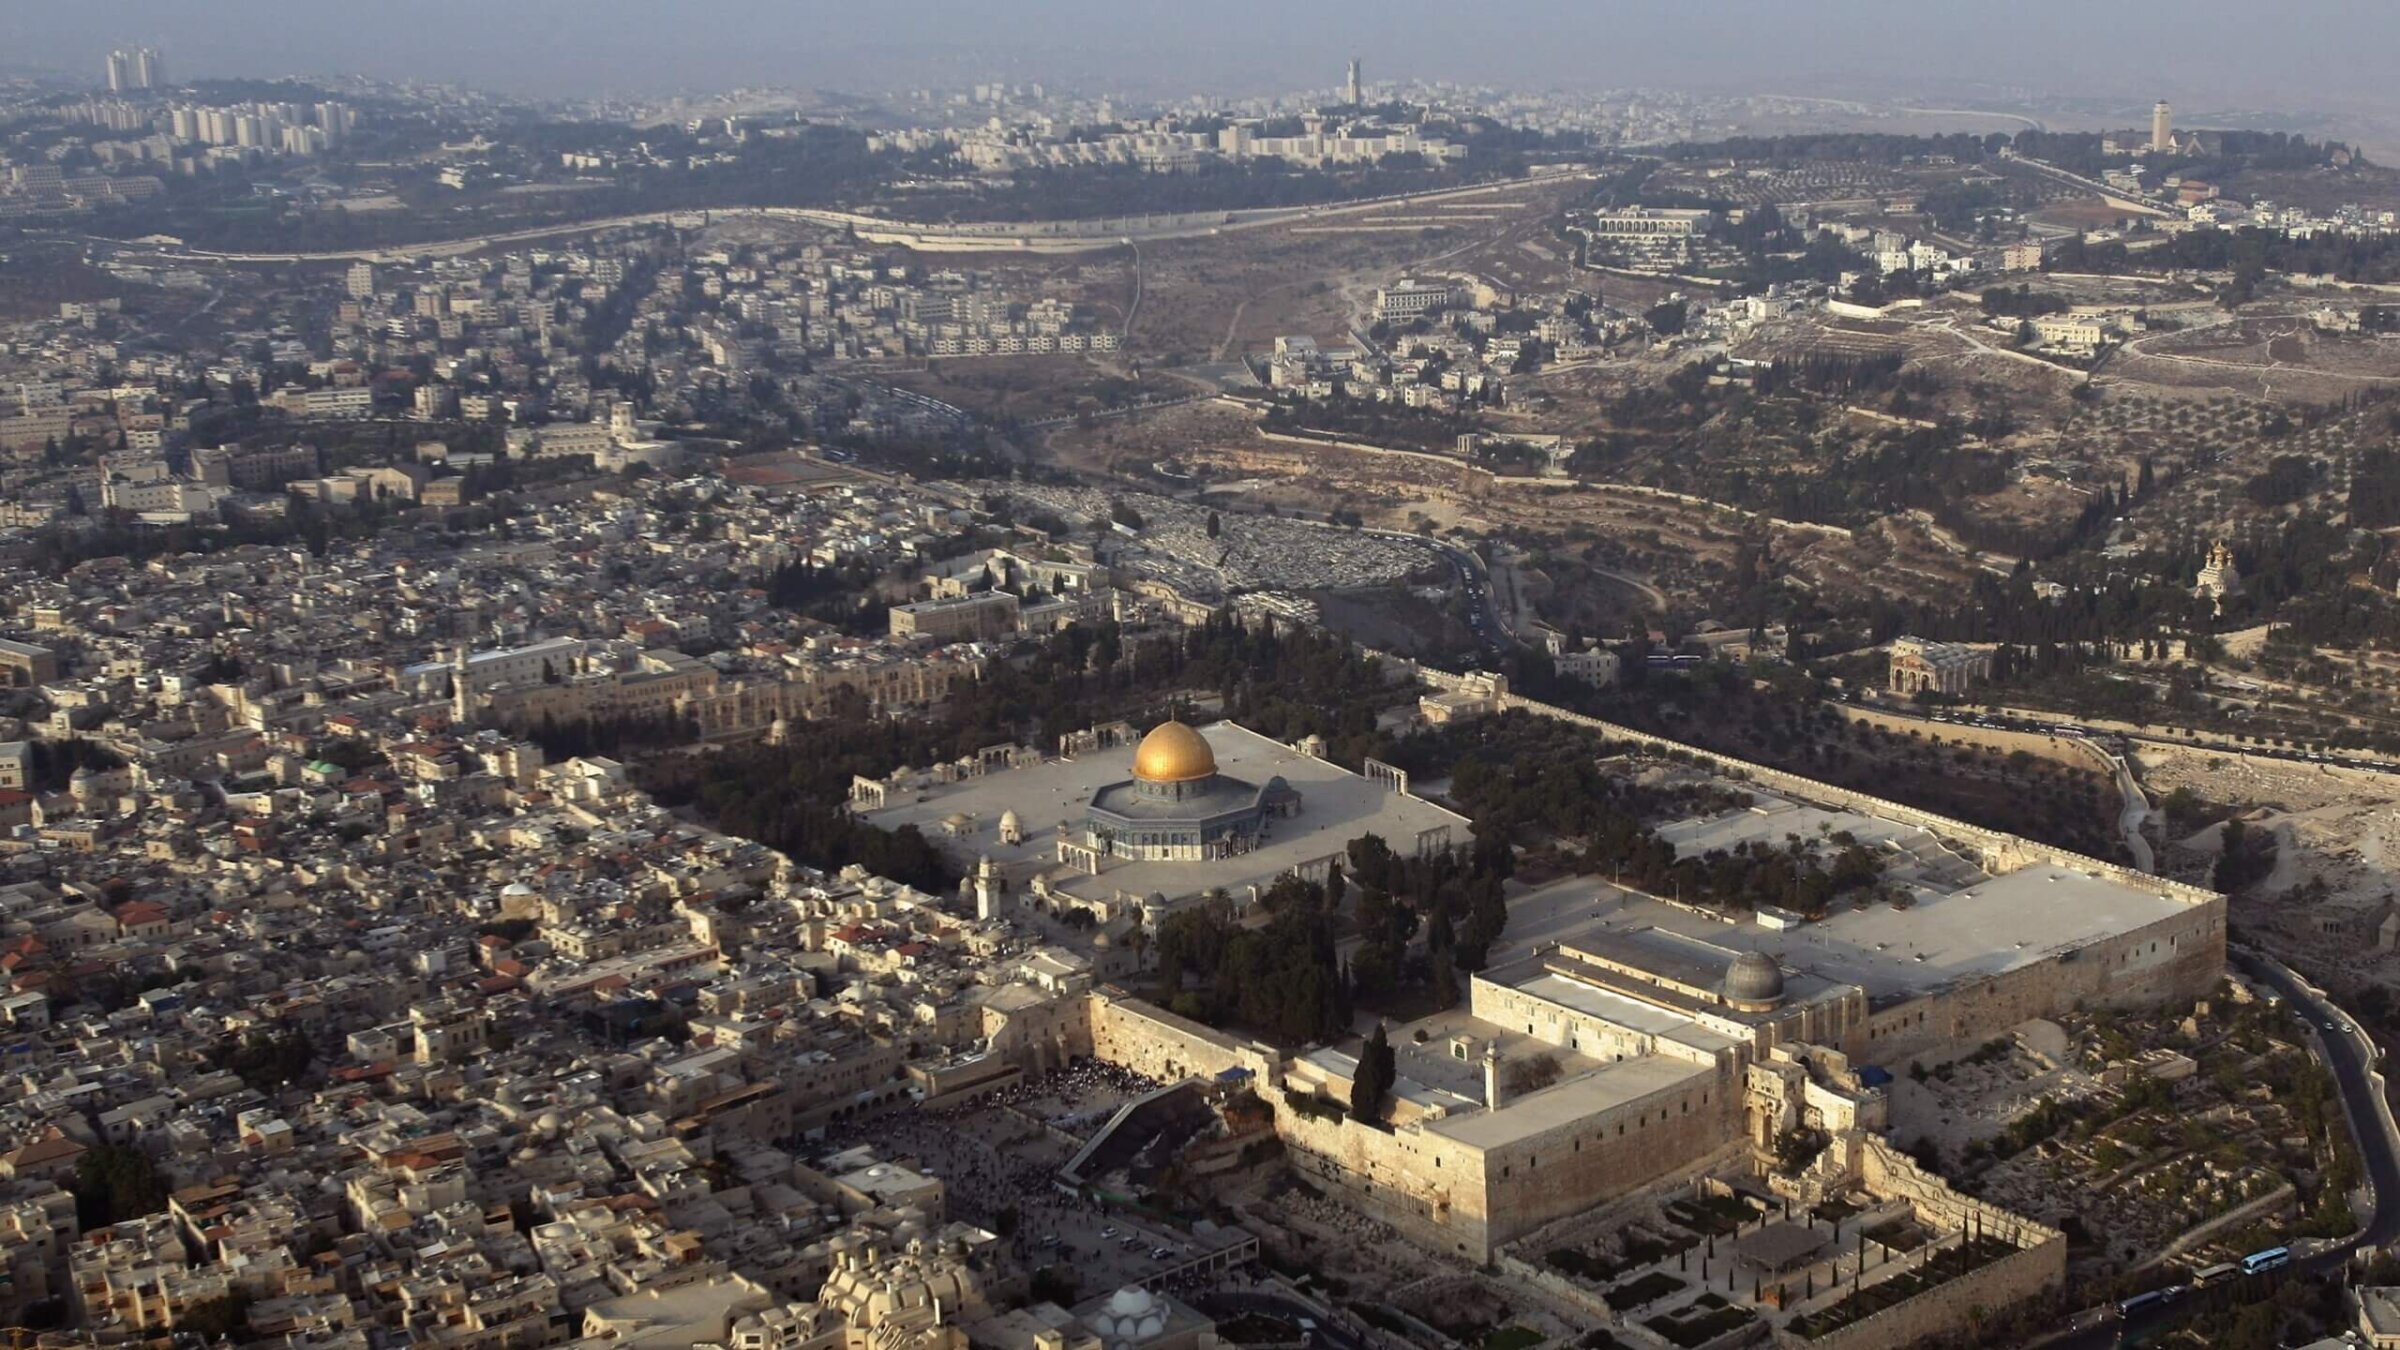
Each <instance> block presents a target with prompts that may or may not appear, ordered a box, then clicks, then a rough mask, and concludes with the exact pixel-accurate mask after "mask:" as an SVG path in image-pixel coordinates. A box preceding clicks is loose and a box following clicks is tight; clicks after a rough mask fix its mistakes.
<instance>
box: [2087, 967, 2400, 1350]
mask: <svg viewBox="0 0 2400 1350" xmlns="http://www.w3.org/2000/svg"><path fill="white" fill-rule="evenodd" d="M2230 960H2231V963H2232V964H2233V965H2234V966H2236V967H2238V968H2239V969H2240V970H2241V971H2242V973H2243V974H2245V975H2248V976H2250V977H2251V978H2252V979H2254V980H2257V981H2258V982H2259V983H2261V984H2264V985H2265V986H2266V987H2267V988H2269V989H2272V990H2274V991H2275V992H2276V993H2278V994H2280V995H2282V996H2283V997H2284V999H2285V1000H2286V1001H2287V1002H2289V1003H2290V1004H2291V1005H2292V1007H2293V1008H2294V1010H2296V1011H2297V1012H2298V1013H2299V1014H2300V1016H2301V1017H2302V1018H2303V1019H2304V1020H2305V1021H2306V1022H2307V1023H2308V1025H2309V1027H2310V1028H2311V1029H2312V1030H2313V1031H2314V1032H2315V1035H2316V1038H2317V1050H2318V1055H2319V1057H2320V1058H2321V1059H2322V1060H2323V1061H2324V1063H2325V1066H2326V1067H2327V1068H2328V1069H2330V1070H2332V1072H2333V1079H2334V1083H2335V1085H2336V1086H2337V1087H2339V1088H2340V1089H2341V1094H2342V1108H2343V1111H2344V1113H2345V1114H2347V1115H2348V1116H2349V1118H2350V1132H2351V1135H2352V1137H2353V1138H2355V1139H2356V1140H2357V1141H2358V1152H2359V1157H2360V1158H2361V1160H2362V1161H2364V1162H2365V1164H2366V1168H2367V1177H2368V1180H2370V1181H2371V1182H2373V1183H2374V1187H2375V1212H2374V1214H2373V1216H2372V1217H2370V1218H2369V1219H2368V1220H2367V1226H2366V1228H2365V1229H2364V1230H2363V1231H2362V1232H2360V1233H2359V1234H2358V1235H2357V1236H2355V1237H2353V1238H2351V1239H2350V1240H2348V1241H2346V1242H2340V1243H2335V1244H2334V1245H2332V1246H2329V1247H2327V1248H2325V1249H2324V1250H2322V1251H2319V1252H2314V1253H2311V1254H2310V1255H2308V1256H2306V1257H2304V1258H2301V1259H2300V1260H2297V1261H2294V1262H2293V1263H2292V1264H2291V1266H2290V1267H2289V1268H2288V1270H2287V1271H2286V1272H2284V1273H2282V1274H2279V1275H2276V1276H2274V1277H2273V1278H2274V1279H2275V1280H2276V1281H2277V1282H2278V1283H2284V1282H2288V1281H2290V1280H2293V1279H2302V1278H2307V1279H2314V1278H2319V1277H2322V1276H2325V1275H2329V1274H2332V1273H2334V1272H2336V1271H2338V1270H2340V1269H2341V1267H2342V1265H2343V1263H2345V1262H2347V1261H2349V1260H2350V1259H2351V1258H2352V1256H2353V1255H2355V1254H2356V1253H2359V1252H2361V1251H2371V1250H2374V1249H2376V1248H2380V1247H2383V1246H2386V1245H2388V1244H2389V1243H2391V1242H2392V1241H2393V1240H2395V1239H2400V1128H2395V1126H2394V1124H2393V1120H2392V1112H2391V1108H2390V1106H2389V1104H2388V1103H2386V1101H2385V1100H2384V1097H2383V1093H2382V1090H2381V1088H2380V1087H2379V1085H2378V1083H2377V1080H2376V1079H2375V1077H2374V1076H2373V1071H2374V1067H2375V1051H2374V1047H2373V1046H2372V1045H2371V1044H2369V1043H2368V1042H2367V1041H2366V1039H2365V1038H2364V1037H2363V1036H2362V1035H2361V1034H2360V1032H2359V1029H2358V1023H2357V1022H2356V1021H2355V1020H2353V1019H2352V1018H2351V1017H2350V1016H2349V1015H2348V1014H2346V1013H2344V1012H2342V1010H2341V1009H2339V1008H2337V1007H2335V1006H2334V1005H2333V1003H2332V1001H2331V1000H2329V999H2327V998H2326V997H2325V995H2324V993H2323V992H2322V991H2321V990H2318V989H2317V988H2316V987H2315V986H2313V985H2310V984H2309V983H2308V982H2307V981H2305V980H2302V979H2301V978H2300V977H2299V976H2298V975H2296V974H2294V973H2293V972H2292V971H2291V970H2290V969H2289V968H2287V967H2285V966H2284V965H2283V964H2282V963H2281V962H2279V961H2276V960H2274V959H2272V958H2269V957H2264V956H2260V955H2258V954H2257V953H2254V952H2248V951H2242V950H2239V949H2237V950H2235V951H2234V952H2233V953H2232V955H2231V958H2230ZM2253 1278H2255V1277H2253ZM2227 1287H2234V1288H2238V1286H2227ZM2209 1304H2210V1300H2208V1299H2206V1298H2200V1297H2191V1296H2186V1297H2184V1298H2180V1299H2176V1300H2174V1301H2172V1302H2169V1303H2166V1304H2163V1305H2160V1306H2157V1307H2154V1308H2151V1309H2148V1310H2145V1311H2144V1312H2142V1313H2140V1314H2138V1315H2136V1316H2135V1317H2134V1318H2133V1320H2132V1321H2130V1322H2120V1321H2119V1320H2117V1318H2116V1317H2115V1316H2114V1314H2113V1312H2110V1313H2107V1314H2104V1315H2101V1316H2099V1317H2095V1316H2094V1315H2093V1314H2090V1313H2086V1314H2085V1315H2083V1316H2082V1317H2080V1318H2078V1319H2077V1320H2078V1323H2079V1324H2080V1325H2081V1329H2080V1330H2077V1331H2075V1332H2073V1333H2072V1334H2070V1335H2068V1336H2065V1337H2062V1338H2060V1339H2058V1340H2054V1341H2050V1342H2047V1344H2048V1345H2050V1346H2055V1347H2060V1348H2061V1350H2109V1348H2110V1347H2114V1346H2132V1345H2141V1344H2144V1343H2147V1342H2149V1341H2152V1340H2155V1339H2157V1338H2158V1337H2160V1336H2162V1335H2165V1334H2166V1333H2168V1332H2171V1331H2173V1330H2175V1329H2176V1328H2178V1327H2181V1326H2182V1325H2183V1324H2184V1323H2186V1322H2188V1321H2190V1320H2191V1318H2192V1316H2193V1315H2194V1314H2195V1313H2197V1312H2199V1311H2200V1310H2201V1309H2202V1308H2203V1307H2204V1306H2208V1305H2209Z"/></svg>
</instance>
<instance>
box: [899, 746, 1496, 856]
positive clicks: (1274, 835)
mask: <svg viewBox="0 0 2400 1350" xmlns="http://www.w3.org/2000/svg"><path fill="white" fill-rule="evenodd" d="M1199 732H1200V734H1201V736H1202V737H1203V738H1205V739H1206V740H1207V741H1208V745H1209V749H1211V750H1213V751H1215V752H1216V756H1217V772H1219V773H1220V774H1223V775H1225V776H1227V777H1229V778H1239V779H1242V780H1243V781H1245V782H1248V783H1250V784H1252V785H1253V786H1256V787H1264V786H1266V784H1267V780H1268V779H1271V778H1275V777H1279V776H1280V777H1281V778H1282V779H1283V780H1284V781H1285V782H1286V783H1288V784H1290V785H1291V786H1292V788H1293V789H1294V790H1295V791H1297V792H1299V794H1300V814H1299V815H1298V816H1295V817H1293V818H1291V819H1286V820H1271V821H1269V822H1267V828H1266V835H1265V839H1264V842H1263V843H1262V844H1261V845H1260V847H1258V848H1256V849H1253V850H1252V851H1250V852H1248V853H1245V854H1241V855H1239V856H1237V857H1231V858H1211V859H1205V860H1202V861H1197V862H1145V861H1135V860H1132V859H1124V858H1114V859H1110V860H1108V864H1107V865H1106V866H1105V867H1104V868H1103V869H1102V870H1101V872H1100V874H1099V875H1097V876H1092V875H1088V874H1077V873H1072V872H1060V871H1054V872H1053V875H1052V884H1053V885H1054V886H1056V887H1057V888H1058V889H1060V890H1064V891H1066V892H1068V893H1069V894H1073V895H1086V896H1092V897H1096V898H1097V897H1106V896H1108V895H1111V894H1114V893H1115V892H1118V891H1123V892H1125V893H1126V894H1128V895H1149V894H1151V893H1153V892H1160V893H1164V894H1165V895H1166V896H1168V897H1169V898H1170V899H1174V898H1179V897H1182V896H1187V895H1196V894H1199V893H1201V892H1204V891H1208V890H1211V889H1213V888H1215V887H1219V886H1222V887H1225V888H1226V889H1227V890H1229V891H1230V890H1236V889H1238V888H1239V887H1242V886H1246V885H1250V884H1253V883H1255V884H1259V885H1264V884H1266V883H1268V882H1270V881H1273V880H1274V879H1275V878H1276V877H1279V876H1281V875H1283V874H1284V873H1286V872H1289V871H1292V870H1294V869H1295V868H1297V867H1299V866H1301V865H1302V864H1304V863H1311V862H1315V861H1316V860H1318V859H1320V858H1323V857H1325V856H1326V855H1327V854H1331V853H1338V852H1340V851H1341V850H1342V849H1343V848H1344V847H1345V846H1346V845H1348V844H1349V842H1350V841H1351V840H1353V839H1356V838H1358V837H1359V836H1360V835H1365V834H1373V835H1379V836H1381V837H1382V839H1383V841H1384V842H1385V843H1387V844H1389V845H1391V848H1392V851H1393V852H1394V853H1398V854H1401V855H1403V856H1407V855H1409V854H1412V853H1414V852H1415V851H1416V846H1417V836H1418V835H1419V834H1420V833H1422V832H1423V831H1426V830H1430V829H1435V828H1439V827H1442V826H1448V827H1449V828H1450V832H1451V834H1450V842H1451V843H1453V844H1465V843H1467V842H1468V836H1467V829H1466V826H1467V818H1466V817H1465V816H1461V815H1458V814H1456V813H1455V812H1451V811H1446V810H1444V809H1442V808H1441V807H1439V806H1436V805H1434V804H1433V803H1431V802H1428V801H1424V800H1422V799H1419V798H1416V797H1404V796H1401V795H1400V794H1399V793H1397V792H1394V791H1392V790H1391V789H1389V788H1387V787H1384V786H1383V785H1381V784H1379V783H1376V782H1374V781H1372V780H1370V779H1366V778H1362V777H1360V776H1359V775H1357V774H1354V773H1352V772H1350V771H1349V770H1348V769H1345V768H1343V767H1341V766H1340V765H1338V764H1329V763H1327V762H1326V761H1324V760H1321V759H1315V758H1312V757H1310V756H1307V755H1303V754H1301V753H1300V752H1299V751H1297V750H1294V749H1292V748H1291V747H1290V746H1288V745H1285V744H1283V743H1282V742H1280V741H1276V740H1271V739H1269V738H1267V737H1265V736H1261V735H1259V734H1258V733H1257V732H1255V731H1251V730H1249V729H1248V728H1246V727H1239V726H1235V725H1234V724H1233V723H1231V722H1218V723H1215V724H1213V725H1210V726H1205V727H1201V728H1199ZM1133 750H1134V747H1133V746H1131V745H1121V746H1115V747H1112V748H1110V749H1107V750H1101V751H1097V752H1094V753H1092V754H1088V755H1083V756H1080V757H1077V758H1074V759H1052V760H1048V761H1045V762H1043V763H1041V764H1038V765H1035V766H1033V767H1031V768H1023V769H1001V770H997V771H995V772H992V773H987V774H983V775H981V776H979V777H975V778H968V779H963V780H961V781H959V782H956V783H940V784H934V785H932V786H930V787H928V788H927V789H926V790H925V799H924V800H923V801H912V800H906V799H905V798H906V797H907V796H908V795H909V794H904V793H900V792H894V793H893V794H892V796H893V797H894V798H896V799H900V800H896V801H894V802H893V804H892V805H889V806H886V807H885V808H884V809H883V810H880V811H874V812H869V813H867V815H866V819H868V820H870V821H873V822H874V823H875V824H877V825H880V826H883V827H884V828H885V829H898V828H899V827H901V826H903V825H914V826H916V827H917V828H918V829H919V830H921V831H923V832H924V834H925V837H926V838H928V839H930V840H932V841H934V843H935V844H937V845H938V846H940V847H943V848H946V849H949V850H951V851H952V852H953V853H955V854H957V855H958V856H960V857H962V858H966V859H973V858H976V857H980V856H982V855H985V854H989V855H990V856H991V858H992V860H993V861H994V862H997V863H999V864H1001V865H1002V866H1003V867H1005V868H1008V869H1009V870H1010V872H1011V874H1012V875H1014V874H1017V873H1018V872H1019V869H1021V868H1022V869H1045V868H1046V869H1058V868H1059V864H1058V863H1057V858H1058V829H1059V825H1060V823H1061V822H1065V823H1066V825H1067V826H1068V828H1069V829H1070V830H1073V829H1075V828H1078V827H1080V826H1081V825H1082V823H1083V820H1084V815H1085V812H1086V810H1087V809H1088V808H1089V807H1090V805H1091V800H1092V794H1093V793H1095V792H1097V791H1099V790H1100V789H1101V788H1104V787H1107V786H1108V785H1110V784H1112V783H1119V782H1123V781H1125V780H1126V779H1129V778H1131V777H1132V776H1133ZM1012 810H1013V811H1015V812H1016V813H1017V819H1018V820H1019V821H1020V822H1021V823H1022V824H1023V825H1024V827H1025V838H1024V842H1022V843H1018V844H1003V843H1001V842H1000V835H999V827H1000V816H1001V813H1002V812H1004V811H1012ZM957 815H964V816H968V817H971V818H972V825H971V827H970V828H968V829H967V830H966V831H965V832H964V833H960V834H955V835H954V834H951V833H950V832H949V831H948V830H946V829H945V828H944V827H943V824H942V822H943V821H945V820H947V819H949V818H950V817H952V816H957Z"/></svg>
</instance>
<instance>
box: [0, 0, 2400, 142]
mask: <svg viewBox="0 0 2400 1350" xmlns="http://www.w3.org/2000/svg"><path fill="white" fill-rule="evenodd" d="M139 44H149V45H155V46H161V47H163V48H165V49H166V53H167V59H168V61H169V63H170V68H171V69H172V70H173V71H174V72H175V73H176V74H177V75H179V76H195V75H268V74H283V73H332V72H358V73H363V74H369V75H377V76H421V77H426V78H435V79H449V80H457V81H461V82H465V83H470V84H474V85H479V86H483V87H487V88H493V89H499V90H512V91H517V92H522V93H528V94H541V95H556V94H573V93H599V92H619V93H656V92H664V91H671V90H675V89H679V88H706V87H723V86H729V85H735V84H792V85H808V86H816V87H825V88H842V89H851V90H858V91H861V92H873V91H880V90H884V89H891V88H907V87H911V86H914V85H918V84H935V83H939V84H945V85H955V84H958V83H961V82H965V81H970V80H974V79H978V78H983V79H990V78H1000V79H1008V80H1032V79H1045V78H1046V79H1049V80H1052V81H1058V82H1063V83H1072V84H1074V85H1076V86H1078V87H1083V88H1097V87H1109V86H1115V87H1120V88H1125V89H1128V90H1144V91H1157V90H1162V89H1164V90H1173V91H1184V90H1199V89H1203V88H1205V89H1211V90H1221V91H1223V92H1227V93H1237V92H1238V93H1254V92H1272V91H1279V90H1284V89H1291V88H1297V87H1303V86H1308V87H1328V88H1329V87H1331V86H1332V85H1333V84H1335V83H1336V82H1337V81H1338V80H1339V78H1340V73H1341V62H1342V60H1343V59H1344V58H1345V57H1347V56H1350V55H1357V56H1359V57H1362V58H1363V59H1364V60H1365V62H1366V64H1367V72H1368V76H1369V78H1370V79H1374V78H1376V77H1379V76H1386V77H1393V78H1411V77H1414V78H1425V79H1456V80H1462V81H1469V82H1489V83H1502V84H1513V85H1519V86H1528V87H1548V86H1554V85H1557V86H1565V85H1572V86H1599V85H1633V84H1645V85H1651V86H1676V87H1706V88H1711V89H1734V90H1754V91H1774V92H1794V93H1811V94H1826V93H1840V92H1842V91H1844V90H1845V89H1859V90H1862V91H1865V90H1868V89H1872V90H1874V91H1878V92H1880V91H1883V90H1888V89H1892V88H1894V87H1896V86H1905V87H1913V88H1915V89H1918V90H1921V91H1923V92H1925V93H1927V94H1937V93H1940V92H1942V91H1943V90H1944V89H1945V87H1948V88H1950V89H1952V90H1954V91H1956V92H1959V93H1962V94H1964V93H1967V92H1972V91H1974V90H1976V89H1982V90H1989V89H1991V88H1993V87H1995V86H1998V87H2007V86H2021V87H2025V88H2029V89H2032V90H2034V91H2036V92H2039V93H2043V94H2049V95H2089V96H2093V97H2103V98H2116V99H2145V98H2148V97H2150V96H2151V95H2152V94H2154V93H2157V94H2164V95H2166V96H2167V97H2170V98H2174V99H2175V100H2177V101H2178V102H2179V103H2185V104H2188V105H2190V106H2193V107H2209V108H2239V107H2270V108H2282V109H2302V108H2314V109H2329V108H2347V109H2350V110H2352V111H2354V112H2358V113H2364V114H2367V115H2369V116H2378V117H2379V116H2380V115H2382V114H2385V113H2388V112H2392V111H2395V110H2400V95H2395V94H2394V92H2393V90H2392V88H2391V85H2392V83H2393V81H2392V74H2393V70H2394V67H2395V64H2396V63H2400V3H2396V2H2395V0H1974V2H1973V3H1967V2H1965V0H1485V2H1484V3H1471V2H1467V0H1438V2H1437V0H1330V2H1328V0H1177V2H1176V3H1172V4H1168V3H1159V2H1158V0H1119V2H1118V3H1101V2H1100V0H980V2H979V3H967V2H963V0H869V2H866V3H832V2H831V0H384V2H383V3H375V4H367V3H361V2H360V0H316V3H303V4H294V3H291V0H0V62H7V63H10V64H37V65H42V66H48V67H53V68H58V69H63V70H67V71H70V72H77V73H81V72H86V71H88V72H91V73H93V74H94V77H95V78H97V72H98V71H99V69H100V60H101V56H102V54H103V53H105V52H106V51H107V50H108V49H109V48H111V47H114V46H120V45H139Z"/></svg>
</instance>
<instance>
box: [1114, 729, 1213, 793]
mask: <svg viewBox="0 0 2400 1350" xmlns="http://www.w3.org/2000/svg"><path fill="white" fill-rule="evenodd" d="M1216 772H1217V752H1216V751H1214V750H1211V749H1209V748H1208V741H1207V740H1206V739H1205V738H1204V737H1202V736H1201V734H1200V733H1199V732H1197V731H1194V730H1192V729H1191V728H1190V727H1187V726H1185V725H1184V724H1183V723H1181V722H1161V723H1159V724H1158V725H1157V726H1156V727H1153V728H1152V729H1151V731H1150V734H1149V735H1147V736H1144V737H1142V744H1141V746H1140V748H1138V749H1136V750H1135V751H1134V752H1133V776H1134V777H1136V778H1138V779H1140V780H1142V781H1143V782H1145V783H1196V782H1199V781H1200V780H1201V779H1203V778H1211V777H1214V776H1215V775H1216Z"/></svg>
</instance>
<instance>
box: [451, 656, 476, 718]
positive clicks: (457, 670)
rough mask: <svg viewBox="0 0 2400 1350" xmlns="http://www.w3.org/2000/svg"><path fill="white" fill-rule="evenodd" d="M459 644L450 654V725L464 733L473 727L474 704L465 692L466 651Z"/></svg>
mask: <svg viewBox="0 0 2400 1350" xmlns="http://www.w3.org/2000/svg"><path fill="white" fill-rule="evenodd" d="M471 645H472V644H470V643H466V642H461V643H459V644H458V646H457V647H456V648H455V649H454V650H453V651H452V652H451V654H450V725H451V726H453V727H455V728H457V729H458V730H460V731H465V730H467V729H468V728H469V727H472V726H474V725H475V703H474V699H473V698H472V696H470V695H469V694H468V692H467V651H468V648H469V647H470V646H471Z"/></svg>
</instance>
